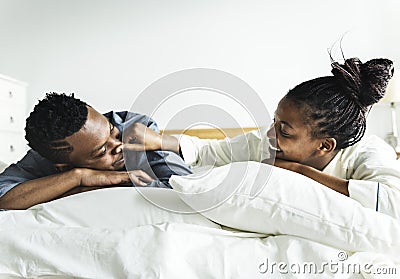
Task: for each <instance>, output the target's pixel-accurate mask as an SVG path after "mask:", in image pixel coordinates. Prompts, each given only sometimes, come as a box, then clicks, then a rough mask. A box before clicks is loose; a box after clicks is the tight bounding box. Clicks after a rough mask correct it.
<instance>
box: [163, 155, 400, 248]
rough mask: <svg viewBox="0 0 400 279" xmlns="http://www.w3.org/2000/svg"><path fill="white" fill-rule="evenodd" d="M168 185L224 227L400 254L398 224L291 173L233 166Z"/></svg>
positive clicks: (256, 165) (255, 164)
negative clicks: (293, 236)
mask: <svg viewBox="0 0 400 279" xmlns="http://www.w3.org/2000/svg"><path fill="white" fill-rule="evenodd" d="M170 184H171V185H172V187H173V188H174V189H175V190H177V191H179V192H180V197H181V199H182V200H183V201H185V202H186V203H187V204H188V205H190V206H191V207H192V208H193V209H195V210H198V211H199V212H200V213H201V214H203V215H204V216H206V217H207V218H209V219H211V220H213V221H214V222H217V223H219V224H222V225H225V226H228V227H232V228H235V229H240V230H246V231H252V232H259V233H265V234H273V235H277V234H288V235H295V236H300V237H304V238H307V239H311V240H314V241H318V242H320V243H324V244H328V245H331V246H334V247H337V248H340V249H344V250H348V251H374V252H384V253H390V254H395V255H396V254H397V255H399V254H400V223H399V221H398V220H396V219H394V218H392V217H390V216H387V215H384V214H382V213H378V212H375V211H373V210H371V209H368V208H364V207H362V206H361V204H359V203H358V202H357V201H355V200H353V199H350V198H348V197H346V196H344V195H342V194H339V193H337V192H335V191H333V190H331V189H329V188H328V187H325V186H324V185H322V184H319V183H318V182H316V181H314V180H312V179H310V178H308V177H306V176H303V175H301V174H298V173H295V172H292V171H288V170H285V169H281V168H277V167H274V166H270V165H267V164H261V163H258V162H237V163H232V164H229V165H225V166H223V167H218V168H214V169H212V170H208V171H206V172H205V173H196V174H194V175H189V176H185V177H183V176H182V177H179V176H172V177H171V179H170ZM257 192H258V194H257Z"/></svg>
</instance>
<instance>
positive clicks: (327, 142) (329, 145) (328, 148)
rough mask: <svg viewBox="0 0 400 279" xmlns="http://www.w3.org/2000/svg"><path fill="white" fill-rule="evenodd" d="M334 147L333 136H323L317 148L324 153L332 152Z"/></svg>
mask: <svg viewBox="0 0 400 279" xmlns="http://www.w3.org/2000/svg"><path fill="white" fill-rule="evenodd" d="M335 148H336V139H334V138H325V139H323V140H322V142H321V144H320V146H319V150H320V151H321V152H324V153H330V152H333V151H334V150H335Z"/></svg>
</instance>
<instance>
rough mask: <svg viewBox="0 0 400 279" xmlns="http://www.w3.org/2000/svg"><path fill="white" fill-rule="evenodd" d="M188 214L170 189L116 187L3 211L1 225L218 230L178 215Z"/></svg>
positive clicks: (197, 219) (201, 218)
mask: <svg viewBox="0 0 400 279" xmlns="http://www.w3.org/2000/svg"><path fill="white" fill-rule="evenodd" d="M172 205H173V206H172ZM164 208H174V209H175V211H176V212H171V211H170V210H166V209H164ZM188 211H192V210H191V209H190V208H189V207H188V206H187V205H186V204H185V203H183V202H182V201H181V200H180V199H179V197H178V195H177V193H176V192H175V191H173V190H171V189H163V188H145V187H140V188H133V187H116V188H107V189H101V190H94V191H89V192H85V193H81V194H76V195H72V196H69V197H65V198H62V199H58V200H55V201H52V202H48V203H44V204H39V205H36V206H33V207H31V208H29V209H27V210H14V211H5V212H2V214H3V215H2V218H1V222H6V223H7V224H8V225H11V224H12V223H13V225H14V226H16V227H24V228H27V227H37V226H43V225H47V226H52V227H54V226H56V227H59V226H63V227H64V226H68V227H90V228H112V229H118V228H131V227H138V226H142V225H150V224H153V225H154V224H160V223H167V222H170V223H188V224H196V225H202V226H207V227H212V228H220V226H219V225H218V224H215V223H213V222H211V221H210V220H208V219H207V218H205V217H204V216H202V215H201V214H182V213H181V212H188ZM6 215H8V216H6ZM6 217H7V218H6ZM1 222H0V223H1ZM0 226H1V224H0Z"/></svg>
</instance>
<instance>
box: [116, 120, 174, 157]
mask: <svg viewBox="0 0 400 279" xmlns="http://www.w3.org/2000/svg"><path fill="white" fill-rule="evenodd" d="M122 141H123V142H124V145H123V148H124V149H125V150H131V151H145V150H165V151H173V152H175V153H179V141H178V139H177V138H175V137H173V136H169V135H160V134H158V133H156V132H154V131H153V130H152V129H150V128H148V127H146V126H145V125H143V124H141V123H134V124H133V125H132V126H131V127H129V128H128V129H125V131H124V135H123V140H122Z"/></svg>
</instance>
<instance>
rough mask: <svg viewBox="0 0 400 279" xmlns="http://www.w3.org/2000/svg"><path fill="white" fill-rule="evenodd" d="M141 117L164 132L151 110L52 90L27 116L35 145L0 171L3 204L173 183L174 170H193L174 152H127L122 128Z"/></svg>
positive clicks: (16, 206) (30, 203)
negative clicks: (117, 108) (104, 109)
mask: <svg viewBox="0 0 400 279" xmlns="http://www.w3.org/2000/svg"><path fill="white" fill-rule="evenodd" d="M136 123H142V124H145V125H146V126H147V127H149V128H151V129H153V130H155V131H156V132H158V129H157V125H156V124H155V123H154V122H153V121H152V120H151V119H150V118H149V117H147V116H145V115H140V114H135V113H131V112H118V113H115V112H109V113H106V114H104V115H102V114H100V113H99V112H97V111H96V110H95V109H94V108H92V107H91V106H89V105H87V104H86V103H85V102H83V101H81V100H79V99H77V98H75V97H74V95H73V94H72V95H70V96H67V95H66V94H57V93H50V94H47V95H46V98H45V99H43V100H41V101H40V102H39V103H38V104H37V105H36V106H35V108H34V110H33V112H31V114H30V116H29V117H28V119H27V121H26V127H25V132H26V136H25V138H26V139H27V141H28V143H29V146H30V147H31V148H32V149H31V150H29V151H28V153H27V154H26V155H25V157H24V158H23V159H22V160H21V161H19V162H18V163H16V164H12V165H11V166H10V167H8V168H7V169H6V170H5V171H4V172H3V173H2V174H1V175H0V208H1V209H26V208H28V207H30V206H33V205H36V204H39V203H42V202H47V201H51V200H54V199H57V198H59V197H63V196H67V195H71V194H74V193H79V192H82V191H88V190H93V189H98V188H103V187H109V186H112V185H121V184H131V182H132V183H133V184H134V185H135V186H153V187H170V186H169V184H168V179H169V177H170V176H171V175H174V174H176V175H186V174H190V173H191V171H190V169H189V168H188V167H187V165H186V164H185V163H184V162H183V160H182V159H181V158H180V157H179V156H177V155H176V154H174V153H173V152H163V151H147V152H136V151H126V152H123V148H124V145H123V143H122V132H123V130H124V129H125V130H126V129H129V128H130V127H131V126H132V125H135V124H136ZM126 131H127V130H126ZM127 139H129V134H128V136H127ZM132 140H134V139H132ZM124 155H125V156H124ZM126 169H128V170H129V171H126Z"/></svg>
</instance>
